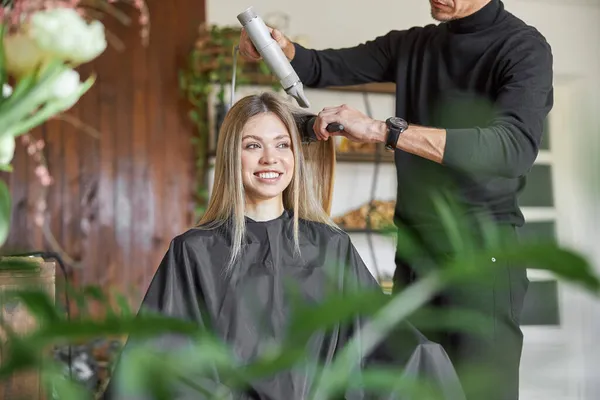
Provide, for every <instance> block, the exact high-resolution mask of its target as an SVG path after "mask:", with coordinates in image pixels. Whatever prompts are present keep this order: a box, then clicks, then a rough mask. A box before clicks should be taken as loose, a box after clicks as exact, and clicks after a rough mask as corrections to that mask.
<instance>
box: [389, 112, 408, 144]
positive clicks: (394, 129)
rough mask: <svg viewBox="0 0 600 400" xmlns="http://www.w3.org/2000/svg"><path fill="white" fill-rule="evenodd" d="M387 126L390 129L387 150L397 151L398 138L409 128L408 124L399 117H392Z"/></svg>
mask: <svg viewBox="0 0 600 400" xmlns="http://www.w3.org/2000/svg"><path fill="white" fill-rule="evenodd" d="M385 124H386V125H387V127H388V134H387V138H386V139H385V148H386V150H389V151H395V150H396V143H398V138H399V137H400V134H401V133H402V132H404V131H405V130H406V129H407V128H408V122H406V121H405V120H403V119H402V118H399V117H390V118H388V119H387V120H385Z"/></svg>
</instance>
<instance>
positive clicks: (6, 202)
mask: <svg viewBox="0 0 600 400" xmlns="http://www.w3.org/2000/svg"><path fill="white" fill-rule="evenodd" d="M11 204H12V201H11V197H10V191H9V190H8V186H6V183H5V182H4V181H3V180H0V246H2V245H4V243H5V242H6V239H8V233H9V231H10V211H11Z"/></svg>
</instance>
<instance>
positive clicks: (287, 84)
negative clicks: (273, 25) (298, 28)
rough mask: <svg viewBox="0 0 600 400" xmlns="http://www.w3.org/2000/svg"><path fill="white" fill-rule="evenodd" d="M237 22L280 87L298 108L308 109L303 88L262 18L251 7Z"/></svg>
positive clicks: (238, 17) (239, 16) (308, 104)
mask: <svg viewBox="0 0 600 400" xmlns="http://www.w3.org/2000/svg"><path fill="white" fill-rule="evenodd" d="M237 19H238V21H240V23H241V24H242V26H243V27H244V29H246V32H248V36H249V37H250V40H251V41H252V43H253V44H254V47H256V50H258V53H259V54H260V55H261V56H262V58H263V60H265V63H266V64H267V66H268V67H269V69H270V70H271V72H272V73H273V74H274V75H275V76H276V77H277V78H278V79H279V82H280V83H281V86H282V87H283V89H284V90H285V92H286V93H287V94H289V95H290V96H292V97H293V98H295V99H296V101H297V102H298V104H299V105H300V107H303V108H308V107H310V103H309V102H308V99H307V98H306V96H305V95H304V86H303V85H302V82H301V81H300V78H299V77H298V74H296V71H294V68H292V66H291V65H290V62H289V61H288V59H287V57H286V56H285V54H283V50H281V47H279V44H278V43H277V42H276V41H275V40H274V39H273V37H272V36H271V33H270V32H269V29H268V28H267V26H266V25H265V23H264V21H263V20H262V18H260V17H259V16H258V14H256V12H255V11H254V9H253V8H252V7H249V8H248V9H246V11H244V12H242V13H241V14H239V15H238V16H237Z"/></svg>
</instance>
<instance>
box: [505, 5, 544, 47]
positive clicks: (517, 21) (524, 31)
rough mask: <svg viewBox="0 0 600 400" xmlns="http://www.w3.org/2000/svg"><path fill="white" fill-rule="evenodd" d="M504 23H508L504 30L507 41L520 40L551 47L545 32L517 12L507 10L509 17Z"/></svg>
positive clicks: (520, 41)
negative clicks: (517, 14) (520, 16)
mask: <svg viewBox="0 0 600 400" xmlns="http://www.w3.org/2000/svg"><path fill="white" fill-rule="evenodd" d="M503 25H506V30H505V31H504V32H505V33H506V39H507V42H510V43H516V42H519V43H524V44H529V45H533V46H536V47H543V48H546V49H550V44H549V43H548V40H546V37H545V36H544V34H543V33H542V32H540V31H539V29H537V28H536V27H535V26H533V25H531V24H529V23H527V22H525V21H524V20H523V19H521V18H519V17H518V16H516V15H515V14H512V13H510V12H508V11H507V17H506V20H505V22H504V24H503Z"/></svg>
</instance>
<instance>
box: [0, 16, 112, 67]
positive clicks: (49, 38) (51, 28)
mask: <svg viewBox="0 0 600 400" xmlns="http://www.w3.org/2000/svg"><path fill="white" fill-rule="evenodd" d="M4 47H5V49H4V50H5V56H6V69H7V71H8V72H9V73H10V74H12V75H14V76H16V77H20V76H23V75H25V74H27V73H29V72H30V71H32V70H33V69H35V68H38V67H40V66H41V65H44V64H45V63H47V62H48V61H49V60H51V59H56V58H58V59H60V60H63V61H65V62H69V63H72V64H73V65H74V66H76V65H79V64H82V63H85V62H88V61H91V60H93V59H94V58H96V57H98V55H100V54H101V53H102V52H103V51H104V50H105V49H106V47H107V43H106V37H105V34H104V25H102V23H101V22H100V21H93V22H91V23H89V24H88V23H87V22H86V21H85V20H84V19H83V18H82V17H81V16H80V15H79V14H78V13H77V11H75V10H74V9H71V8H54V9H50V10H42V11H37V12H36V13H34V14H33V15H32V16H31V18H30V20H29V22H28V23H27V24H23V25H22V26H21V29H20V30H19V31H18V32H15V33H11V34H9V35H7V36H6V37H5V38H4Z"/></svg>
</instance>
